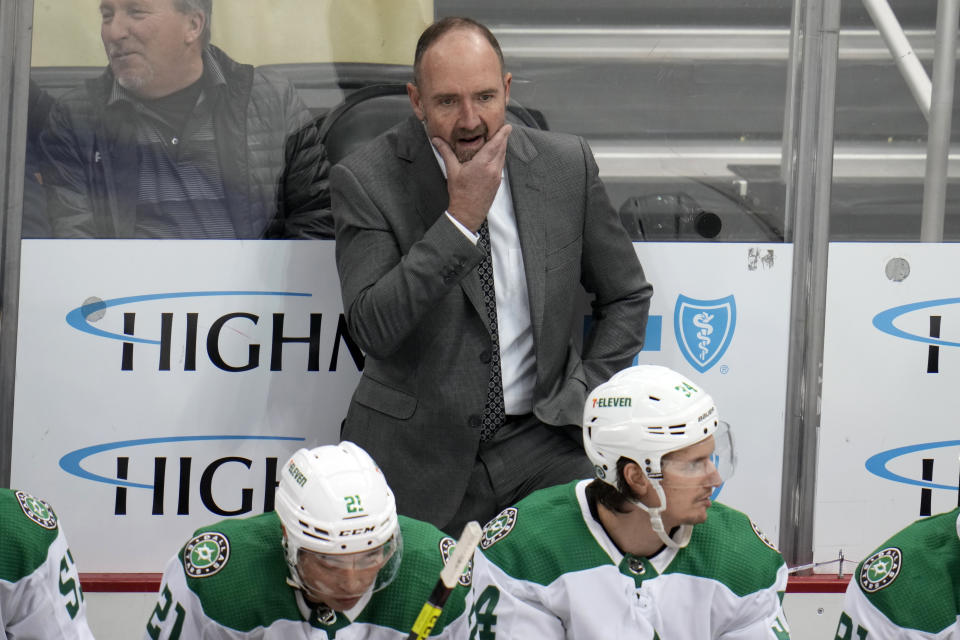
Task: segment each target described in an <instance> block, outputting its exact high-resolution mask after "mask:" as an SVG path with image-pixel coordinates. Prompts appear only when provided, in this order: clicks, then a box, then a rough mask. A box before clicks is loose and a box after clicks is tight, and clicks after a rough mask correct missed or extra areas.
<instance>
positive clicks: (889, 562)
mask: <svg viewBox="0 0 960 640" xmlns="http://www.w3.org/2000/svg"><path fill="white" fill-rule="evenodd" d="M902 560H903V555H902V554H901V553H900V549H897V548H896V547H887V548H886V549H881V550H880V551H877V552H876V553H875V554H873V555H872V556H870V557H869V558H867V559H866V560H864V561H863V566H861V567H860V586H861V587H863V590H864V591H866V592H867V593H873V592H875V591H879V590H880V589H883V588H884V587H886V586H887V585H889V584H890V583H891V582H893V581H894V580H895V579H896V578H897V576H898V575H900V568H901V566H902Z"/></svg>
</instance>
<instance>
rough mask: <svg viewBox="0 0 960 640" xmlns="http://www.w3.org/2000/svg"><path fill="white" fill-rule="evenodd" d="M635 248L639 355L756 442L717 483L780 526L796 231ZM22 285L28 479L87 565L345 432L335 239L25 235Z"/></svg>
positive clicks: (20, 451)
mask: <svg viewBox="0 0 960 640" xmlns="http://www.w3.org/2000/svg"><path fill="white" fill-rule="evenodd" d="M635 246H636V249H637V252H638V255H639V256H640V258H641V262H642V263H643V265H644V268H645V270H646V272H647V276H648V278H649V280H650V281H651V282H653V283H654V287H655V294H654V298H653V302H652V305H651V311H650V313H651V317H650V322H649V325H648V331H647V345H646V349H645V351H644V352H643V353H641V354H640V355H639V357H638V360H639V361H641V362H645V363H656V364H665V365H668V366H671V367H674V368H676V369H678V370H680V371H682V372H683V373H685V374H686V375H688V376H689V377H690V378H692V379H693V380H694V381H696V382H699V383H702V384H703V385H704V387H705V388H706V389H707V390H708V391H709V392H711V393H712V394H713V395H714V397H715V399H716V401H717V404H718V407H719V410H720V415H721V418H722V419H724V420H726V421H728V422H730V423H731V424H732V425H733V430H734V435H735V438H736V446H737V454H738V458H739V462H738V468H737V470H736V474H735V475H734V476H733V478H731V479H730V480H729V481H728V482H727V483H726V484H725V485H724V486H723V487H722V488H721V490H720V492H719V495H718V498H719V500H721V501H723V502H726V503H728V504H730V505H732V506H735V507H737V508H739V509H742V510H744V511H746V512H748V513H749V514H750V515H751V516H752V517H753V518H754V520H756V521H757V523H758V525H759V526H760V527H761V528H762V529H763V530H764V532H765V533H766V534H768V536H769V537H771V538H772V539H774V540H776V538H777V534H778V531H777V525H778V524H779V496H780V465H781V460H782V455H783V453H782V442H783V402H784V397H785V385H786V382H785V379H786V349H787V326H788V321H789V290H790V270H791V266H792V264H791V263H792V251H791V247H790V246H789V245H769V246H767V245H765V246H754V245H739V244H701V243H698V244H681V243H670V244H667V243H664V244H654V243H638V244H636V245H635ZM20 291H21V294H20V315H19V335H18V353H17V384H16V406H15V415H14V433H13V454H12V463H13V465H12V466H13V475H12V484H13V486H15V487H17V488H19V489H23V490H26V491H28V492H30V493H33V494H35V495H37V496H38V497H42V498H44V499H46V500H48V501H49V502H50V503H51V504H52V505H53V506H54V508H55V509H56V510H57V513H58V515H59V516H60V518H61V520H62V522H63V524H64V528H65V530H66V532H67V534H68V537H69V539H70V542H71V547H72V549H73V552H74V555H75V556H76V558H77V562H78V565H79V567H80V570H81V571H82V572H85V573H90V572H105V573H113V572H116V573H132V572H158V571H161V570H162V568H163V566H164V564H165V562H166V561H167V559H168V558H169V557H170V556H171V555H172V554H174V553H175V552H177V550H178V549H179V548H180V546H181V545H182V544H183V543H184V542H185V541H186V540H187V539H188V538H189V537H190V535H191V533H192V532H193V530H194V529H196V528H197V527H199V526H202V525H206V524H209V523H211V522H214V521H216V520H219V519H221V518H224V517H243V516H248V515H254V514H257V513H262V512H263V511H268V510H270V509H272V508H273V495H274V489H275V487H276V484H277V479H278V478H279V472H280V471H281V468H280V467H281V466H282V465H283V463H284V462H285V460H286V459H287V457H288V456H289V455H290V453H291V452H292V451H294V450H295V449H297V448H299V447H311V446H317V445H320V444H328V443H332V442H336V441H337V440H338V439H339V432H340V424H341V421H342V420H343V418H344V416H345V414H346V409H347V404H348V402H349V399H350V396H351V394H352V392H353V389H354V387H355V386H356V383H357V381H358V379H359V376H360V372H361V371H362V368H363V362H364V356H363V353H362V352H361V351H360V350H359V349H358V348H357V346H356V345H355V344H354V343H353V342H352V340H351V339H350V337H349V335H348V334H347V332H346V328H345V325H344V322H343V318H342V307H341V301H340V291H339V281H338V278H337V274H336V266H335V262H334V245H333V242H329V241H314V242H303V241H301V242H295V241H294V242H279V241H277V242H274V241H261V242H238V241H196V240H191V241H171V240H167V241H149V240H125V241H117V240H104V241H97V240H90V241H59V240H32V241H24V242H23V250H22V265H21V288H20ZM588 322H589V320H585V324H588Z"/></svg>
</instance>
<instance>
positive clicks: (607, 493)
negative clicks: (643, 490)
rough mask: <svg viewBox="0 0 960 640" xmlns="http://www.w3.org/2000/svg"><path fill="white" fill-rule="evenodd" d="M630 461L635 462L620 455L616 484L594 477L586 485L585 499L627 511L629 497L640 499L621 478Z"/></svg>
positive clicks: (629, 504)
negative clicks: (612, 484)
mask: <svg viewBox="0 0 960 640" xmlns="http://www.w3.org/2000/svg"><path fill="white" fill-rule="evenodd" d="M631 462H633V463H634V464H636V462H634V461H633V460H631V459H630V458H627V457H626V456H620V459H619V460H617V486H616V487H613V486H611V485H609V484H607V483H606V482H604V481H603V480H600V479H599V478H595V479H594V480H593V482H591V483H590V484H588V485H587V499H589V500H590V501H591V502H596V503H598V504H602V505H603V506H605V507H606V508H607V509H610V510H611V511H616V512H617V513H628V512H629V511H630V510H631V509H632V504H631V502H630V501H631V499H632V500H639V499H640V496H638V495H635V494H634V492H633V491H632V490H631V489H630V487H629V486H628V485H627V481H626V480H624V478H623V468H624V467H626V466H627V464H629V463H631Z"/></svg>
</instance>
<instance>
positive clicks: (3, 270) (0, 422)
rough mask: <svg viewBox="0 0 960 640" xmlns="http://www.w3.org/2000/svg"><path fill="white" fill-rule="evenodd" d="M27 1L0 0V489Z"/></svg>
mask: <svg viewBox="0 0 960 640" xmlns="http://www.w3.org/2000/svg"><path fill="white" fill-rule="evenodd" d="M32 32H33V0H0V60H3V61H4V63H3V64H0V95H2V96H6V99H4V100H2V101H0V175H3V176H4V179H3V183H2V185H0V210H2V211H3V216H2V225H0V286H2V287H3V288H2V293H0V486H3V487H7V486H9V485H10V480H11V478H10V471H11V464H12V456H13V452H12V443H13V401H14V384H15V376H16V361H17V358H16V353H17V318H18V308H17V306H18V303H19V302H18V301H19V290H20V287H19V284H20V229H21V221H22V212H23V175H24V170H25V167H24V149H25V147H26V139H27V94H28V91H29V78H30V52H31V47H32V42H31V37H32Z"/></svg>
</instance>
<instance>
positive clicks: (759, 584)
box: [469, 480, 790, 640]
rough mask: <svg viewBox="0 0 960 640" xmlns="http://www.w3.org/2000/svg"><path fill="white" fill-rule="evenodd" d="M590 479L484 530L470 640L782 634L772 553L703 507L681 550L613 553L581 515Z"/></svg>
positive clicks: (536, 497) (725, 512)
mask: <svg viewBox="0 0 960 640" xmlns="http://www.w3.org/2000/svg"><path fill="white" fill-rule="evenodd" d="M589 482H590V481H589V480H581V481H577V482H573V483H570V484H566V485H561V486H558V487H551V488H549V489H542V490H540V491H537V492H535V493H533V494H531V495H530V496H528V497H527V498H525V499H524V500H522V501H520V502H519V503H518V504H517V505H516V507H511V508H508V509H506V510H504V511H503V512H501V513H500V515H498V516H497V517H496V518H494V519H493V520H491V521H490V522H489V523H488V524H487V526H486V527H484V535H483V538H482V539H481V542H480V548H481V549H482V552H478V553H477V554H476V555H475V556H474V567H473V588H474V590H475V595H474V598H475V603H474V605H473V607H472V609H471V611H470V614H469V620H470V624H471V634H470V639H471V640H498V639H506V638H575V639H576V640H590V639H597V640H600V639H604V640H609V639H611V638H631V640H633V639H636V640H640V639H650V638H662V639H663V640H710V639H721V638H722V639H723V640H762V639H764V638H769V639H770V640H777V639H783V638H789V637H790V636H789V629H788V627H787V623H786V620H785V617H784V615H783V611H782V609H781V600H782V598H783V592H784V590H785V589H786V585H787V570H786V565H785V564H784V561H783V558H782V557H781V556H780V553H779V552H778V551H777V550H776V549H775V548H774V547H773V545H772V544H770V542H768V541H767V540H766V539H765V538H764V537H763V535H762V534H761V533H760V532H759V530H758V529H757V528H756V526H754V525H753V524H752V523H751V522H750V520H749V519H748V518H747V516H745V515H744V514H742V513H740V512H738V511H735V510H733V509H730V508H729V507H725V506H723V505H720V504H714V505H713V506H711V507H710V509H709V511H708V512H707V513H708V516H707V521H706V522H705V523H703V524H699V525H696V526H694V527H693V534H692V537H691V539H690V543H689V544H688V545H687V546H686V547H684V548H683V549H680V550H671V549H668V548H664V549H663V550H662V551H661V552H660V553H658V554H657V555H656V556H654V557H652V558H644V557H637V556H632V555H629V554H627V555H624V554H623V553H621V552H620V551H619V550H618V549H617V546H616V545H615V544H614V543H613V541H612V540H610V538H609V537H608V536H607V534H606V532H605V531H604V529H603V527H602V526H601V525H600V523H599V522H597V521H596V520H594V518H593V516H592V515H591V512H590V506H589V504H588V502H587V497H586V493H585V489H586V486H587V485H588V484H589Z"/></svg>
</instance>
